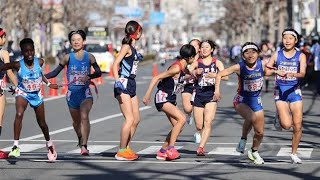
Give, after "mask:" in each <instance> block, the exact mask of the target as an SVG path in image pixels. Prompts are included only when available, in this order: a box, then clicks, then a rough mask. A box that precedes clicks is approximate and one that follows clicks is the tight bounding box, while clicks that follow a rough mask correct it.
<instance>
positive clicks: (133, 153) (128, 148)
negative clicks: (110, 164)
mask: <svg viewBox="0 0 320 180" xmlns="http://www.w3.org/2000/svg"><path fill="white" fill-rule="evenodd" d="M127 151H129V153H131V154H132V156H135V157H136V159H138V158H139V156H138V155H137V154H136V153H135V152H134V151H133V150H132V149H131V148H130V147H127Z"/></svg>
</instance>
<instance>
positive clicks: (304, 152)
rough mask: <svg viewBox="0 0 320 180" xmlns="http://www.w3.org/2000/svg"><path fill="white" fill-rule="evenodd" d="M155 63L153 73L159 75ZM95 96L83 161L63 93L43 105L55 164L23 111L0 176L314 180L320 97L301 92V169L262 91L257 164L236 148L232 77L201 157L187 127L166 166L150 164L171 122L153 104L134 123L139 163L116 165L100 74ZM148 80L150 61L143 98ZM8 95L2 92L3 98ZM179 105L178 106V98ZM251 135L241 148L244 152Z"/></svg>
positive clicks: (319, 159)
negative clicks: (15, 149)
mask: <svg viewBox="0 0 320 180" xmlns="http://www.w3.org/2000/svg"><path fill="white" fill-rule="evenodd" d="M167 66H168V64H167V65H166V66H165V67H160V66H159V69H158V70H159V72H161V71H163V70H165V69H166V68H167ZM104 76H105V78H104V84H103V85H100V86H99V87H98V88H99V98H98V99H97V100H95V102H94V106H93V109H92V111H91V114H90V120H91V134H90V138H89V140H90V142H89V150H90V153H91V154H90V156H89V157H81V156H80V155H79V152H80V150H79V149H78V148H77V147H76V145H77V138H76V135H75V133H74V131H73V128H72V123H71V117H70V114H69V112H68V108H67V105H66V102H65V98H64V97H63V96H59V97H53V98H49V99H47V100H46V102H45V108H46V117H47V122H48V126H49V129H50V132H51V137H52V139H53V141H54V142H55V145H56V148H57V151H58V160H57V162H56V163H48V162H47V161H46V148H45V141H44V138H43V135H42V134H41V131H40V128H39V127H38V125H37V122H36V120H35V116H34V112H33V110H32V109H31V108H28V109H27V111H26V113H25V117H24V120H23V128H22V133H21V141H20V147H21V150H22V153H21V157H20V158H18V159H17V160H8V161H7V160H0V174H1V176H0V179H111V178H112V179H116V178H117V179H318V178H319V177H320V172H319V171H320V150H319V145H320V144H319V135H320V133H319V132H320V131H319V130H320V124H319V121H318V117H319V115H320V114H319V108H318V107H319V106H320V102H319V99H320V97H315V96H313V93H312V92H311V91H307V90H305V91H303V94H304V97H303V98H304V112H305V115H304V122H303V138H302V141H301V145H300V148H299V150H298V152H299V154H300V157H302V159H303V164H301V165H294V164H291V163H290V159H289V157H288V153H289V152H290V145H291V136H292V130H290V131H282V132H277V131H275V130H274V128H273V125H272V119H273V116H274V112H275V107H274V103H273V100H272V97H273V94H272V93H264V94H263V99H262V100H263V106H264V109H265V137H264V139H263V143H262V145H261V148H260V155H261V156H262V157H263V158H264V159H265V161H266V163H265V164H264V165H255V164H253V163H252V162H250V161H249V160H248V159H247V157H246V153H245V154H243V155H242V154H239V153H237V152H236V151H235V147H236V145H237V143H238V141H239V139H240V135H241V125H242V123H243V120H242V119H241V117H240V116H239V115H237V114H236V113H235V111H234V109H233V107H232V99H233V96H234V95H235V92H236V88H237V78H236V77H235V76H232V77H231V79H230V80H229V82H222V90H221V91H222V98H223V99H222V101H221V102H220V103H219V104H218V111H217V115H216V119H215V122H214V124H213V132H212V134H211V138H210V139H209V142H208V144H207V146H206V147H205V149H206V152H208V155H207V156H205V157H201V158H199V157H197V156H196V155H195V151H196V148H197V144H195V143H193V134H194V131H195V127H194V124H192V125H191V126H190V125H186V126H185V128H184V130H183V132H182V134H181V135H180V137H179V139H178V143H177V148H180V150H179V151H180V153H181V159H179V160H176V161H173V162H167V161H158V160H156V159H155V152H156V151H157V150H158V148H159V147H160V146H161V143H162V141H163V140H164V139H165V136H166V134H167V133H168V131H169V129H170V124H169V122H168V120H167V119H166V117H165V115H164V114H163V113H161V112H157V110H156V109H155V107H154V105H153V104H151V105H150V106H144V105H143V104H142V102H141V104H140V112H141V123H140V125H139V128H138V130H137V133H136V136H135V137H134V140H133V142H132V145H131V148H132V149H133V150H135V151H137V152H138V154H139V155H140V159H139V160H138V161H134V162H120V161H116V160H115V159H114V155H115V152H116V150H117V148H118V145H119V135H120V127H121V124H122V122H123V117H122V115H121V113H120V110H119V106H118V103H117V101H116V100H115V99H114V98H113V81H112V80H111V79H110V78H108V77H106V76H107V75H104ZM151 78H152V64H150V63H149V64H148V63H147V64H145V65H143V66H142V67H140V69H139V72H138V77H137V84H138V88H137V94H138V97H139V99H142V97H143V95H144V93H145V91H146V89H147V86H148V84H149V82H150V80H151ZM8 96H9V95H8ZM178 106H179V107H180V108H181V101H180V97H179V98H178ZM14 113H15V107H14V104H12V103H9V104H8V105H7V109H6V113H5V122H4V124H3V126H4V128H3V130H2V136H1V138H0V148H1V149H4V150H7V151H9V150H10V148H11V147H12V143H13V142H12V136H13V119H14ZM252 135H253V134H252V132H251V134H250V135H249V137H248V144H247V146H246V148H250V146H251V144H250V143H251V141H252Z"/></svg>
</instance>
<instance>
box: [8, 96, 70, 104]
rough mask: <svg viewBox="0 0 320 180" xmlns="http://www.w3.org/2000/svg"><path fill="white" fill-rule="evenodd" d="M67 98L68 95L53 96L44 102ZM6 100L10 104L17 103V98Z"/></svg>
mask: <svg viewBox="0 0 320 180" xmlns="http://www.w3.org/2000/svg"><path fill="white" fill-rule="evenodd" d="M63 97H66V95H59V96H53V97H48V98H44V100H43V101H44V102H46V101H52V100H56V99H60V98H63ZM6 100H7V102H8V103H15V102H16V98H15V97H6Z"/></svg>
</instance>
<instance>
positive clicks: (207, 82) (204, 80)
mask: <svg viewBox="0 0 320 180" xmlns="http://www.w3.org/2000/svg"><path fill="white" fill-rule="evenodd" d="M214 83H215V78H208V77H206V75H203V76H202V77H201V79H200V81H199V83H198V84H199V86H213V85H214Z"/></svg>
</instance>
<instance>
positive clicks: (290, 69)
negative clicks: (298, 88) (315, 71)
mask: <svg viewBox="0 0 320 180" xmlns="http://www.w3.org/2000/svg"><path fill="white" fill-rule="evenodd" d="M278 70H281V71H284V72H286V73H297V72H298V68H297V67H287V66H279V67H278ZM277 79H279V80H283V81H295V80H297V78H296V77H286V76H284V77H281V76H279V75H277Z"/></svg>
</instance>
